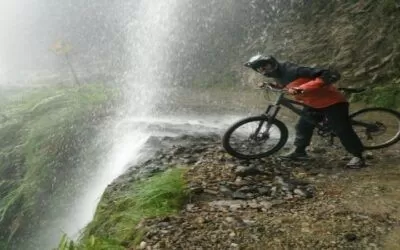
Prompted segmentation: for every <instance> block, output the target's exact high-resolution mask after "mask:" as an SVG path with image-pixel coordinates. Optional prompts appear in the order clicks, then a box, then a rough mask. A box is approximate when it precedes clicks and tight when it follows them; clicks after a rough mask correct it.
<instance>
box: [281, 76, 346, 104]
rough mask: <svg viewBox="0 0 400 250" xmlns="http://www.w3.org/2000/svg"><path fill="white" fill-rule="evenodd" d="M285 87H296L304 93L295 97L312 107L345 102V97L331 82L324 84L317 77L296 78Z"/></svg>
mask: <svg viewBox="0 0 400 250" xmlns="http://www.w3.org/2000/svg"><path fill="white" fill-rule="evenodd" d="M285 88H288V89H289V88H298V89H301V90H304V93H302V94H299V95H296V96H295V99H296V100H297V101H299V102H302V103H304V104H305V105H307V106H310V107H312V108H326V107H328V106H331V105H333V104H336V103H341V102H347V100H346V97H344V95H343V94H342V93H341V92H340V91H339V90H337V89H336V88H335V86H333V85H332V84H325V83H324V81H323V80H322V79H321V78H319V77H317V78H315V79H310V78H298V79H296V80H294V81H293V82H290V83H289V84H288V85H286V86H285Z"/></svg>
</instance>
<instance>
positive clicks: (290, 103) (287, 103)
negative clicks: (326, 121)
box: [263, 91, 324, 129]
mask: <svg viewBox="0 0 400 250" xmlns="http://www.w3.org/2000/svg"><path fill="white" fill-rule="evenodd" d="M279 92H280V93H279V96H278V97H277V99H276V101H275V103H274V104H270V105H268V107H267V110H266V111H265V112H264V113H263V114H264V115H265V116H267V117H268V121H269V119H271V120H273V119H275V117H276V115H277V114H278V112H279V110H280V108H281V106H284V107H286V108H288V109H290V110H291V111H293V112H294V113H296V114H297V115H299V116H302V117H304V119H306V120H307V121H308V122H310V123H311V124H313V125H315V127H316V128H318V129H324V126H321V125H320V124H319V123H317V122H315V120H314V119H312V118H311V117H310V116H309V115H307V114H306V113H305V112H303V109H302V108H304V107H308V106H307V105H305V104H303V103H301V102H298V101H295V100H292V99H289V98H286V97H285V93H284V92H283V91H279ZM295 105H298V106H301V107H302V108H298V107H296V106H295Z"/></svg>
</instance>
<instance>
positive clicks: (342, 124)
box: [294, 103, 364, 157]
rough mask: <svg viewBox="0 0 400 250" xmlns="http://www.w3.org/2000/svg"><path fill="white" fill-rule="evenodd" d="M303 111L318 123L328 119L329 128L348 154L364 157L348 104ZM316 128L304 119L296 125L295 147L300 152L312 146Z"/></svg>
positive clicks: (307, 108)
mask: <svg viewBox="0 0 400 250" xmlns="http://www.w3.org/2000/svg"><path fill="white" fill-rule="evenodd" d="M303 111H304V112H305V113H308V112H311V113H312V114H313V115H312V117H313V119H314V120H315V121H316V122H320V121H322V119H323V118H324V117H326V118H327V119H328V124H329V126H330V127H331V128H332V130H333V132H334V133H335V134H336V135H337V137H338V138H339V139H340V142H341V143H342V145H343V146H344V148H345V149H346V150H347V152H349V153H350V154H352V155H354V156H357V157H361V156H362V152H363V150H364V149H363V145H362V143H361V141H360V138H358V136H357V134H356V133H355V132H354V130H353V127H352V126H351V123H350V119H349V104H348V103H336V104H334V105H331V106H329V107H326V108H322V109H314V108H309V107H305V108H304V109H303ZM314 128H315V125H314V124H312V123H310V122H308V121H307V120H306V119H305V118H304V117H300V119H299V121H298V122H297V124H296V138H295V141H294V145H295V146H296V148H297V149H298V150H300V151H301V150H304V149H305V148H306V147H307V146H308V145H310V142H311V138H312V135H313V131H314Z"/></svg>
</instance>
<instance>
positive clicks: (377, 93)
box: [351, 84, 400, 109]
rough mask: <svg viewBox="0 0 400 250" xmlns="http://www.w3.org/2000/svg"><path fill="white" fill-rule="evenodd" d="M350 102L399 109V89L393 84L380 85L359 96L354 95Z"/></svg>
mask: <svg viewBox="0 0 400 250" xmlns="http://www.w3.org/2000/svg"><path fill="white" fill-rule="evenodd" d="M351 101H352V102H360V101H362V102H365V103H367V104H369V105H372V106H379V107H385V108H392V109H399V108H400V89H399V87H398V86H396V85H395V84H390V85H382V86H379V87H376V88H373V89H369V90H367V91H365V92H362V93H360V94H354V95H353V96H352V98H351Z"/></svg>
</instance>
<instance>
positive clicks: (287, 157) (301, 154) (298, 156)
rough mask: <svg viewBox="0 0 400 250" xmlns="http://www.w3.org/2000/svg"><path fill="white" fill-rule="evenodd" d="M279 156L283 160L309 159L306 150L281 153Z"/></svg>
mask: <svg viewBox="0 0 400 250" xmlns="http://www.w3.org/2000/svg"><path fill="white" fill-rule="evenodd" d="M280 158H281V159H285V160H294V161H296V160H300V161H305V160H309V159H310V157H309V156H308V155H307V153H306V152H297V151H296V150H294V151H292V152H290V153H288V154H285V155H281V156H280Z"/></svg>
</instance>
